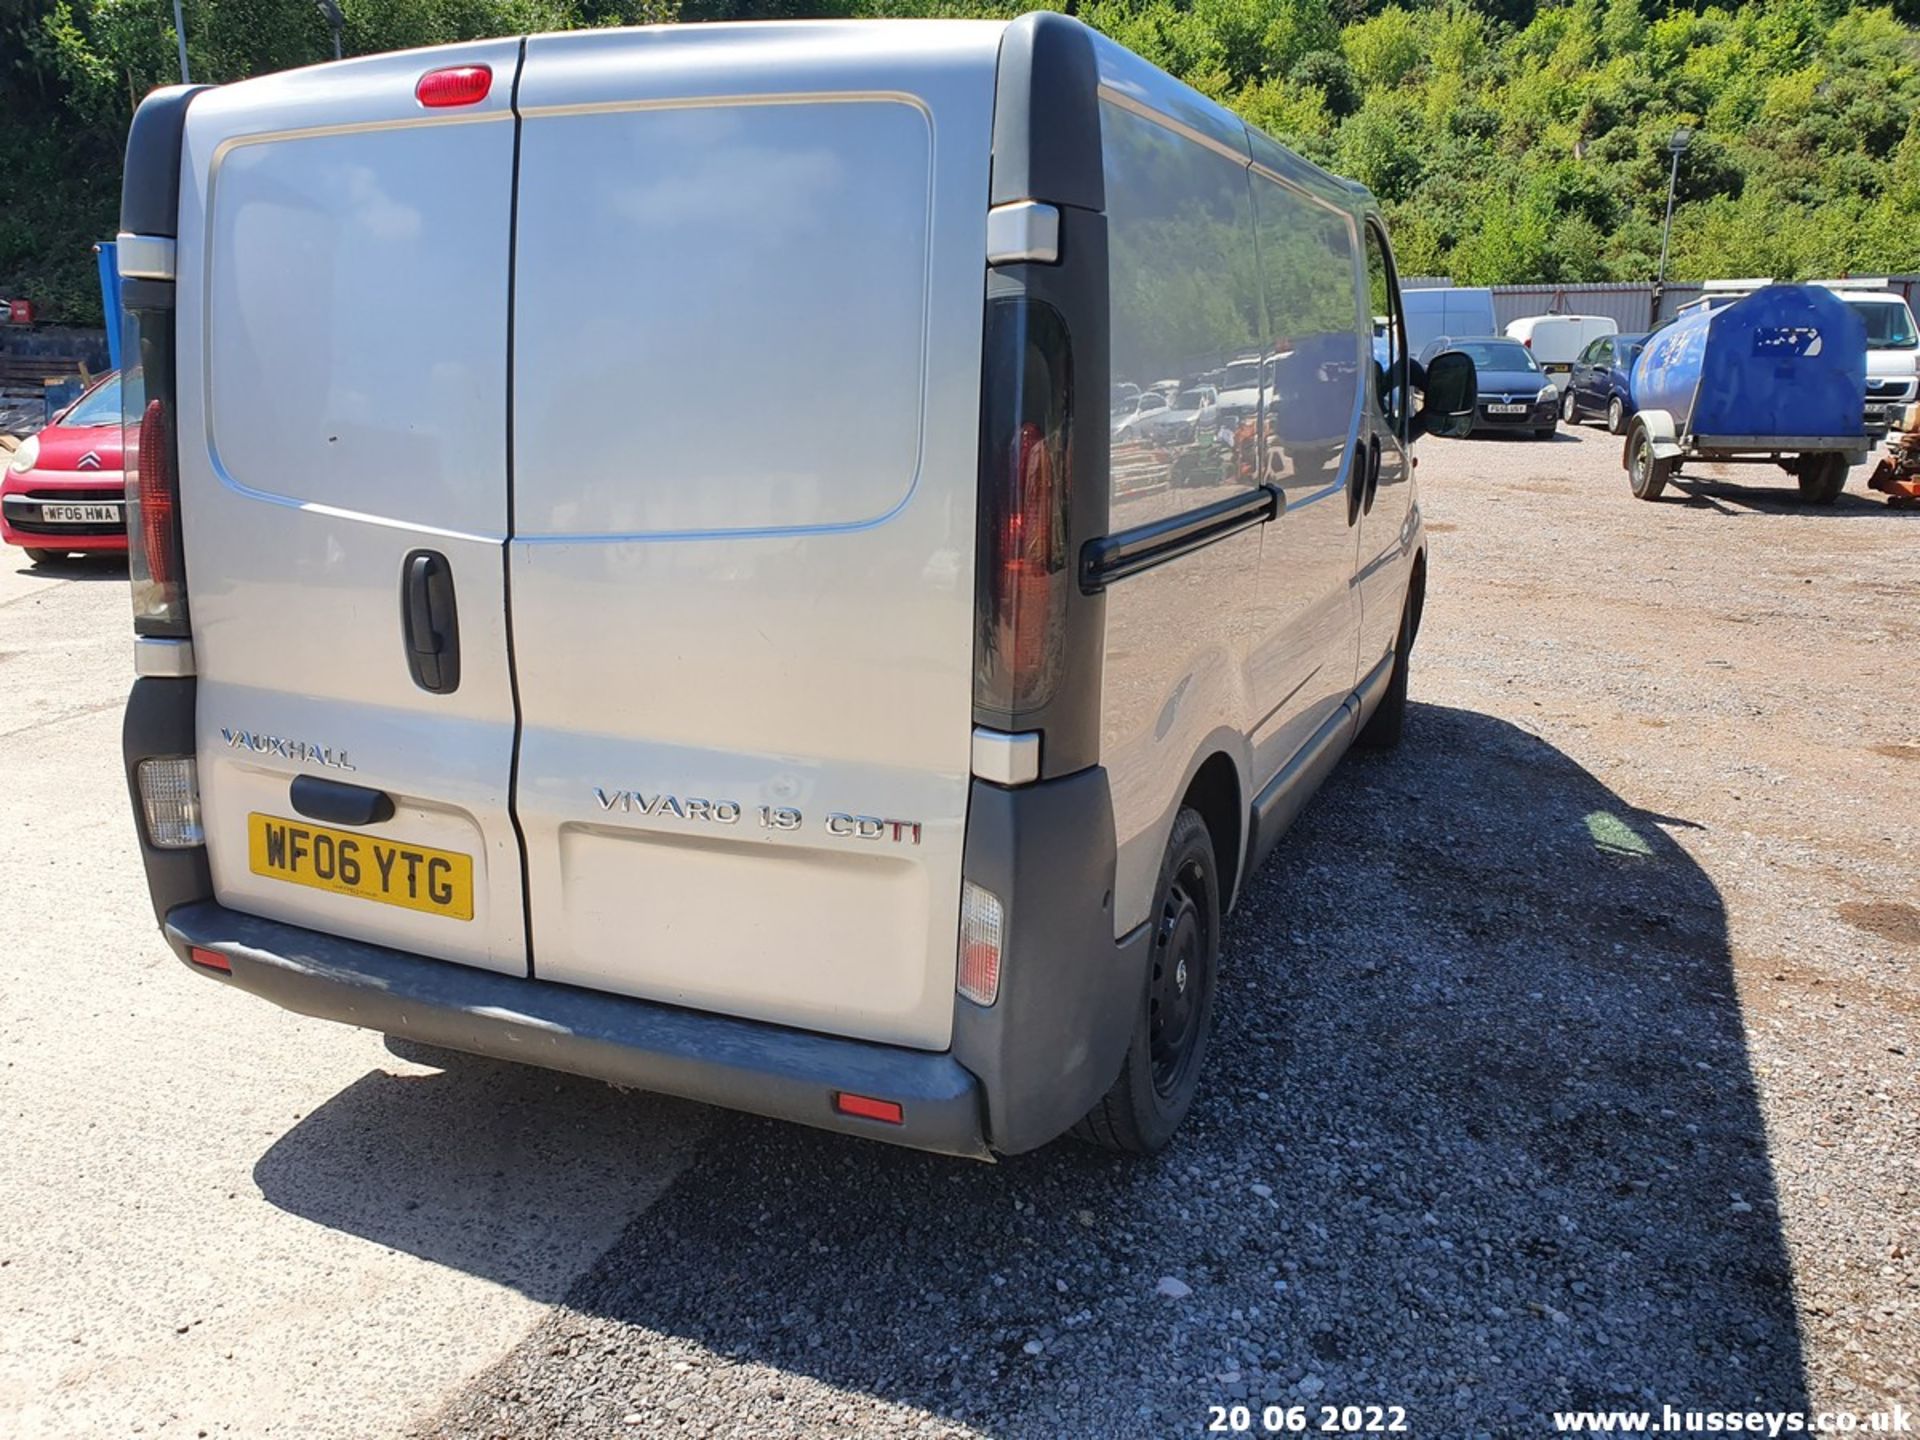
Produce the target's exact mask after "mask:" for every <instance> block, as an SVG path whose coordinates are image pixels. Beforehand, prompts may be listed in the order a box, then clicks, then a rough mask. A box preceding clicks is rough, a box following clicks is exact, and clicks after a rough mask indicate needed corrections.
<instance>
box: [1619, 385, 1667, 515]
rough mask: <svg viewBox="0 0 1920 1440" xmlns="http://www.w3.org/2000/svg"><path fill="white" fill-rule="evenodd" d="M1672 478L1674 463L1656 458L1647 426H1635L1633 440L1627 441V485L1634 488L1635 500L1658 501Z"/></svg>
mask: <svg viewBox="0 0 1920 1440" xmlns="http://www.w3.org/2000/svg"><path fill="white" fill-rule="evenodd" d="M1614 403H1615V404H1616V405H1617V404H1619V403H1620V402H1619V401H1617V400H1616V401H1615V402H1614ZM1672 478H1673V461H1671V460H1662V459H1659V458H1658V457H1657V456H1655V455H1654V453H1653V436H1652V435H1650V434H1649V433H1647V427H1646V426H1644V425H1635V426H1634V427H1633V438H1632V439H1630V440H1628V441H1627V483H1628V484H1630V485H1631V486H1633V494H1634V498H1635V499H1639V500H1658V499H1659V498H1660V492H1661V491H1663V490H1665V489H1666V488H1667V481H1668V480H1670V479H1672Z"/></svg>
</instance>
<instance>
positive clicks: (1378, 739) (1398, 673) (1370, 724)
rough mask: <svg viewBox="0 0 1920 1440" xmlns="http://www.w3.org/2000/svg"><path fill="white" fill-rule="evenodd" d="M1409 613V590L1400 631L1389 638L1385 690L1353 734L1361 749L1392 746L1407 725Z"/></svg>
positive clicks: (1411, 608)
mask: <svg viewBox="0 0 1920 1440" xmlns="http://www.w3.org/2000/svg"><path fill="white" fill-rule="evenodd" d="M1413 615H1414V597H1413V595H1412V593H1411V592H1409V593H1408V595H1407V603H1406V604H1405V606H1403V607H1402V609H1401V611H1400V633H1399V634H1398V635H1396V636H1395V637H1394V641H1393V674H1392V675H1391V676H1390V677H1388V680H1387V693H1386V694H1385V695H1383V696H1382V697H1381V698H1380V703H1379V705H1378V706H1376V707H1375V709H1374V712H1373V714H1372V715H1370V716H1368V717H1367V723H1366V724H1365V725H1364V726H1362V727H1361V730H1360V733H1359V734H1358V735H1356V736H1354V737H1353V743H1354V744H1355V746H1357V747H1358V748H1360V749H1362V750H1391V749H1393V747H1394V746H1396V745H1398V744H1399V743H1400V735H1401V733H1402V732H1403V731H1404V730H1405V729H1406V727H1407V672H1408V668H1409V666H1410V664H1411V663H1412V660H1413V637H1414V628H1413V626H1414V621H1413Z"/></svg>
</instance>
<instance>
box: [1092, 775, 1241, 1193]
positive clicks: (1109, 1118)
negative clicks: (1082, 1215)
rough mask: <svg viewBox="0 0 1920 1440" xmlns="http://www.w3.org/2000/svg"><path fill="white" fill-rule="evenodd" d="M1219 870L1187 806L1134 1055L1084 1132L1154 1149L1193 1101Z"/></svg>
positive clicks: (1176, 825) (1177, 832) (1212, 959)
mask: <svg viewBox="0 0 1920 1440" xmlns="http://www.w3.org/2000/svg"><path fill="white" fill-rule="evenodd" d="M1219 874H1220V872H1219V867H1218V866H1217V865H1216V864H1215V862H1214V854H1213V837H1212V836H1211V835H1210V834H1209V833H1208V832H1207V825H1206V822H1205V821H1204V820H1202V819H1201V818H1200V812H1199V811H1198V810H1195V809H1194V808H1193V807H1192V806H1190V805H1189V806H1183V807H1182V808H1181V810H1180V813H1179V814H1178V815H1177V816H1175V817H1174V822H1173V835H1172V837H1171V838H1170V839H1169V840H1168V841H1167V854H1166V858H1165V859H1164V860H1163V861H1162V862H1161V865H1160V885H1159V889H1158V890H1157V892H1156V893H1155V895H1154V906H1153V920H1152V924H1153V936H1152V939H1151V940H1150V941H1149V942H1148V943H1149V945H1150V946H1151V949H1152V955H1151V964H1150V965H1149V966H1148V970H1147V977H1146V986H1145V990H1144V992H1143V994H1142V995H1141V997H1140V1011H1139V1014H1138V1015H1137V1016H1136V1017H1135V1019H1134V1026H1133V1038H1132V1040H1131V1041H1129V1042H1128V1045H1127V1058H1126V1061H1125V1063H1123V1064H1122V1065H1121V1067H1120V1078H1119V1079H1117V1080H1115V1081H1114V1082H1113V1088H1112V1089H1110V1090H1108V1091H1107V1093H1106V1095H1105V1096H1104V1097H1103V1098H1102V1099H1101V1100H1100V1102H1099V1103H1098V1104H1097V1105H1095V1106H1094V1107H1093V1109H1091V1110H1090V1111H1088V1112H1087V1116H1086V1118H1085V1119H1084V1120H1082V1121H1081V1122H1080V1123H1079V1124H1078V1125H1076V1126H1074V1127H1073V1133H1074V1134H1075V1135H1077V1136H1079V1137H1080V1138H1081V1139H1083V1140H1091V1141H1092V1142H1093V1143H1094V1144H1096V1145H1105V1146H1106V1147H1108V1148H1109V1149H1112V1150H1125V1151H1129V1152H1131V1153H1133V1154H1135V1155H1151V1154H1153V1153H1154V1152H1155V1151H1157V1150H1160V1149H1162V1148H1163V1147H1164V1146H1165V1145H1166V1143H1167V1141H1169V1140H1171V1139H1172V1138H1173V1132H1174V1131H1175V1130H1176V1129H1178V1128H1179V1126H1180V1122H1181V1121H1182V1120H1184V1119H1186V1116H1187V1111H1188V1110H1190V1109H1191V1108H1192V1107H1193V1096H1194V1091H1195V1090H1196V1089H1197V1088H1198V1087H1199V1083H1200V1067H1201V1064H1202V1062H1204V1061H1205V1059H1206V1055H1207V1036H1208V1032H1209V1031H1210V1030H1211V1029H1212V1027H1213V994H1214V989H1215V981H1216V979H1217V977H1218V974H1219V968H1220V879H1219Z"/></svg>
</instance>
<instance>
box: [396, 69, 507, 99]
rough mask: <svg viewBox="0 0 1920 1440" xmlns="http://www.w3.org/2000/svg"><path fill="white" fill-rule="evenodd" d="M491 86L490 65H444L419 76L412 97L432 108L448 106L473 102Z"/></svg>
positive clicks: (484, 95) (482, 95)
mask: <svg viewBox="0 0 1920 1440" xmlns="http://www.w3.org/2000/svg"><path fill="white" fill-rule="evenodd" d="M492 88H493V69H492V67H491V66H487V65H448V66H446V67H445V68H443V69H440V70H429V71H428V72H427V73H426V74H424V75H422V76H421V77H420V82H419V83H418V84H417V85H415V86H414V87H413V98H414V99H416V100H418V101H419V102H420V103H421V104H422V105H425V106H428V107H429V108H431V109H436V110H437V109H441V108H444V107H445V106H449V105H477V104H479V103H480V102H481V101H482V100H484V99H486V98H487V92H488V91H489V90H491V89H492Z"/></svg>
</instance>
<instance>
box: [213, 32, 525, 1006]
mask: <svg viewBox="0 0 1920 1440" xmlns="http://www.w3.org/2000/svg"><path fill="white" fill-rule="evenodd" d="M519 48H520V47H519V42H518V41H499V42H492V43H487V44H478V45H472V46H465V47H461V48H460V49H458V50H443V51H436V52H434V53H433V54H432V56H431V57H430V58H429V59H423V58H422V57H421V56H419V55H411V56H409V55H395V56H382V57H377V58H373V59H368V60H362V61H355V62H351V63H349V64H346V65H335V66H327V67H324V68H321V69H317V70H304V71H294V72H291V73H289V74H286V75H280V76H273V77H269V78H266V79H262V80H258V81H253V82H250V83H248V84H245V85H239V86H234V87H231V88H225V89H216V90H211V91H208V92H206V93H204V94H202V95H200V96H198V97H196V99H195V101H194V103H193V106H192V109H191V110H190V111H189V113H188V117H187V124H186V137H185V142H184V144H185V149H184V152H183V157H182V167H181V216H180V227H181V228H180V232H179V280H178V289H179V318H178V337H179V338H178V346H179V350H178V356H177V369H178V373H179V377H180V378H179V411H178V413H179V424H180V431H181V433H180V443H179V449H180V484H181V516H182V528H183V531H184V537H185V545H186V571H187V580H188V587H189V609H190V612H191V617H192V632H193V643H194V651H195V660H196V664H197V668H198V674H199V691H198V721H197V730H198V733H197V750H198V759H199V772H200V787H201V800H202V805H203V810H204V818H205V825H206V830H207V849H208V857H209V861H210V863H211V867H212V873H213V881H214V888H215V892H216V894H217V896H218V898H219V900H220V901H221V903H223V904H225V905H228V906H231V907H233V908H234V909H237V910H242V911H247V912H251V913H254V914H258V915H264V916H269V917H272V918H275V919H280V920H287V921H292V922H294V923H297V924H301V925H309V926H312V927H313V928H315V929H318V930H322V931H326V932H329V933H333V934H338V935H344V936H350V937H353V938H356V939H362V940H371V941H376V942H380V943H384V944H389V945H393V946H396V947H399V948H401V949H405V950H409V951H413V952H416V953H419V954H425V955H432V956H437V957H440V958H444V959H449V960H457V961H463V962H465V963H468V964H472V965H479V966H484V967H486V968H489V969H494V970H501V971H506V972H509V973H513V974H524V973H525V967H526V941H525V933H526V932H525V920H524V911H523V907H522V903H521V862H520V847H519V844H518V841H517V840H516V838H515V834H514V830H513V824H512V820H511V817H510V815H509V812H508V795H509V777H510V774H511V770H512V762H513V729H514V711H513V698H512V688H511V684H510V680H509V674H508V668H507V664H508V659H507V638H506V628H505V596H504V590H503V584H504V544H505V539H506V533H507V480H506V394H507V390H506V337H507V282H508V267H507V255H508V245H509V235H508V230H509V222H510V219H511V213H510V212H511V201H512V189H513V140H514V136H513V118H512V110H511V104H510V99H511V95H512V90H513V80H514V72H515V68H516V66H517V64H518V56H519ZM456 65H470V66H482V67H487V68H488V70H489V72H490V84H489V86H488V90H487V93H486V95H485V96H484V97H483V98H481V99H479V100H477V101H473V102H470V103H466V104H463V105H460V106H458V107H455V108H446V109H439V108H429V107H428V106H427V105H425V104H423V103H422V102H421V101H420V100H417V99H416V97H415V86H416V84H417V82H418V81H419V80H420V78H421V76H422V75H423V74H424V73H425V72H426V71H427V70H429V69H436V68H442V67H449V66H456ZM469 79H471V77H469ZM456 631H457V634H456ZM456 654H457V662H456V658H455V657H456ZM295 782H298V784H297V785H296V783H295Z"/></svg>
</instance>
